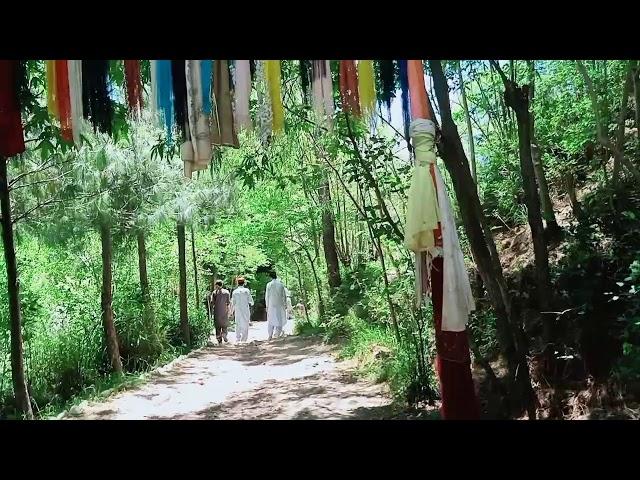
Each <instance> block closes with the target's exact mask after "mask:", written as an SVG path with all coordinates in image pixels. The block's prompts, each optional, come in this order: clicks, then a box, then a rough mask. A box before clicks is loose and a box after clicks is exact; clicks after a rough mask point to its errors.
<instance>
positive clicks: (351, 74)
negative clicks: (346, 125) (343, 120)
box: [340, 60, 360, 117]
mask: <svg viewBox="0 0 640 480" xmlns="http://www.w3.org/2000/svg"><path fill="white" fill-rule="evenodd" d="M340 98H341V99H342V108H343V109H344V111H345V112H349V113H350V114H351V115H353V116H356V117H359V116H360V95H359V93H358V70H357V69H356V62H355V60H340Z"/></svg>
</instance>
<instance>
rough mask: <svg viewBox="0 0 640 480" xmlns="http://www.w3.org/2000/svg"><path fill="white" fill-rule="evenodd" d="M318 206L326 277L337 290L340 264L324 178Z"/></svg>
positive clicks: (326, 182)
mask: <svg viewBox="0 0 640 480" xmlns="http://www.w3.org/2000/svg"><path fill="white" fill-rule="evenodd" d="M318 194H319V197H320V205H321V208H322V246H323V249H324V258H325V261H326V262H327V275H328V277H329V287H330V288H332V289H333V288H338V287H339V286H340V284H341V283H342V279H341V278H340V263H339V260H338V252H337V249H336V230H335V222H334V216H333V211H332V204H331V193H330V190H329V179H328V178H327V177H325V179H324V180H323V182H322V185H320V188H319V189H318Z"/></svg>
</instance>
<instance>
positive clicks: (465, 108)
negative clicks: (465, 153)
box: [456, 60, 478, 184]
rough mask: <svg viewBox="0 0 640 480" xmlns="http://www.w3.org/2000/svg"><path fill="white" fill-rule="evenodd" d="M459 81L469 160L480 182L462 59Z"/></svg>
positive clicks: (472, 174)
mask: <svg viewBox="0 0 640 480" xmlns="http://www.w3.org/2000/svg"><path fill="white" fill-rule="evenodd" d="M456 66H457V70H458V71H457V73H458V83H459V85H460V86H459V88H460V96H461V98H462V111H463V113H464V120H465V122H466V124H467V138H468V139H469V160H470V162H471V176H472V177H473V181H474V182H475V183H476V184H477V183H478V176H477V173H476V147H475V142H474V141H473V125H471V115H470V113H469V104H468V103H467V89H466V87H465V85H464V80H463V78H462V61H461V60H460V61H458V62H457V64H456Z"/></svg>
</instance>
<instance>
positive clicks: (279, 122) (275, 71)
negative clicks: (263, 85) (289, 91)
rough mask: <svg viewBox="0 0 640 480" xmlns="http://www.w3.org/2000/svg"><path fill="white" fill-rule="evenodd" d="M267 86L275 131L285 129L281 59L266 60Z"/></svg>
mask: <svg viewBox="0 0 640 480" xmlns="http://www.w3.org/2000/svg"><path fill="white" fill-rule="evenodd" d="M265 68H266V77H267V88H268V90H269V97H270V98H271V111H272V113H273V119H272V125H273V131H274V132H281V131H282V130H284V107H283V106H282V90H281V87H280V81H281V80H280V60H265Z"/></svg>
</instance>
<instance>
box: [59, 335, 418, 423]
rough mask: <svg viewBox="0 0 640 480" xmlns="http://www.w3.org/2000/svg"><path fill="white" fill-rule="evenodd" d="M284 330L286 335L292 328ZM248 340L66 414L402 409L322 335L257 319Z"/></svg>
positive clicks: (288, 415)
mask: <svg viewBox="0 0 640 480" xmlns="http://www.w3.org/2000/svg"><path fill="white" fill-rule="evenodd" d="M287 327H289V331H288V333H289V334H290V333H291V330H292V325H287ZM249 339H250V340H251V343H249V344H246V345H236V344H235V333H234V332H229V341H230V343H228V344H225V345H222V346H219V345H217V344H215V343H217V342H215V338H214V339H212V340H214V341H213V342H210V343H209V345H208V346H207V347H205V348H202V349H200V350H197V351H194V352H192V353H190V354H189V355H187V356H185V357H182V358H179V359H177V360H176V361H174V362H172V363H171V364H169V365H166V366H165V367H162V368H160V369H158V370H156V371H154V372H153V373H152V374H151V375H149V377H148V379H147V381H146V383H144V384H143V385H141V386H138V387H134V388H132V389H129V390H126V391H124V392H121V393H118V394H116V395H114V396H112V397H110V398H107V399H106V400H104V401H102V402H93V403H88V402H83V403H82V404H80V405H79V406H76V407H73V408H72V409H70V410H69V412H67V413H66V414H64V417H63V418H65V419H84V420H87V419H103V420H151V419H163V420H166V419H176V420H183V419H185V420H186V419H194V420H195V419H225V420H240V419H245V420H249V419H251V420H267V419H392V418H422V417H423V415H422V414H421V413H420V412H418V413H416V412H414V413H410V412H401V411H399V409H398V408H396V407H395V406H394V405H393V402H392V399H391V397H390V395H389V392H388V388H387V387H386V385H384V384H375V383H372V382H371V381H368V380H366V379H363V378H360V377H359V376H357V375H356V371H355V366H354V365H353V364H351V363H349V362H341V361H338V360H337V359H336V347H332V346H328V345H324V344H323V343H322V341H321V339H319V338H314V337H299V336H293V335H289V336H287V337H285V338H280V339H277V340H271V341H267V340H266V339H267V329H266V322H254V323H253V325H252V326H251V328H250V332H249Z"/></svg>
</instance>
